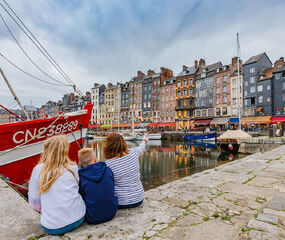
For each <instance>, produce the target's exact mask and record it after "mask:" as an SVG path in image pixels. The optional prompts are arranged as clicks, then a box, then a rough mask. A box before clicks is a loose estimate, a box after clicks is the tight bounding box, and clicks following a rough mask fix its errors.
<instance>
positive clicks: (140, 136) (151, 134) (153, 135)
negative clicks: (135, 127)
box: [136, 133, 161, 140]
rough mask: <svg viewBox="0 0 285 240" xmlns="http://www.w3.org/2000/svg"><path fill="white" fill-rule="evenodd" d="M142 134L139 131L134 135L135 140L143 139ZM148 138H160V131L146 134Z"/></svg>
mask: <svg viewBox="0 0 285 240" xmlns="http://www.w3.org/2000/svg"><path fill="white" fill-rule="evenodd" d="M143 136H144V134H142V133H139V134H137V136H136V139H137V140H142V139H143ZM147 137H148V139H149V140H161V133H150V134H148V135H147Z"/></svg>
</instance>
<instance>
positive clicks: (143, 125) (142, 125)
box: [138, 122, 150, 128]
mask: <svg viewBox="0 0 285 240" xmlns="http://www.w3.org/2000/svg"><path fill="white" fill-rule="evenodd" d="M149 124H150V123H149V122H148V123H147V122H145V123H140V124H139V125H138V127H140V128H144V127H147V126H148V125H149Z"/></svg>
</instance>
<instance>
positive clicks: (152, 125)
mask: <svg viewBox="0 0 285 240" xmlns="http://www.w3.org/2000/svg"><path fill="white" fill-rule="evenodd" d="M158 124H160V123H150V124H148V125H147V127H157V125H158Z"/></svg>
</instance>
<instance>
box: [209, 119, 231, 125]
mask: <svg viewBox="0 0 285 240" xmlns="http://www.w3.org/2000/svg"><path fill="white" fill-rule="evenodd" d="M228 121H229V118H224V117H221V118H214V119H213V120H212V121H211V123H210V124H211V125H225V124H227V122H228Z"/></svg>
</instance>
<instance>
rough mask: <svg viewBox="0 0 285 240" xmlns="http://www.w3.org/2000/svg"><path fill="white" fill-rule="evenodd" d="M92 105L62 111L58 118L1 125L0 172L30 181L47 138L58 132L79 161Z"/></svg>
mask: <svg viewBox="0 0 285 240" xmlns="http://www.w3.org/2000/svg"><path fill="white" fill-rule="evenodd" d="M92 108H93V105H92V104H91V103H87V104H86V105H85V106H84V107H83V109H82V110H80V111H77V112H72V113H65V114H64V113H61V114H60V115H59V116H58V117H53V118H48V119H37V120H26V121H22V122H13V123H5V124H0V174H1V175H3V176H4V177H8V178H9V180H10V181H12V182H14V183H17V184H23V183H25V182H27V181H28V180H29V178H30V175H31V172H32V169H33V167H34V166H35V165H36V164H37V162H38V161H39V158H40V154H41V153H42V151H43V144H44V140H45V139H47V138H49V137H51V136H54V135H59V134H64V135H66V137H67V139H68V142H69V144H70V149H69V157H70V159H71V160H73V161H77V160H78V158H77V152H78V150H79V149H80V147H81V146H82V144H83V141H84V138H85V136H86V132H87V128H88V124H89V120H90V117H91V111H92Z"/></svg>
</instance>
